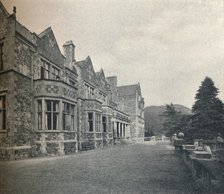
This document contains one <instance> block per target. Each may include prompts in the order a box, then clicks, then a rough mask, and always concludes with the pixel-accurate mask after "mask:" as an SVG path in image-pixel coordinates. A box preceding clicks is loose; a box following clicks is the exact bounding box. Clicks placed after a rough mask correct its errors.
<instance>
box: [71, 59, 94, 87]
mask: <svg viewBox="0 0 224 194" xmlns="http://www.w3.org/2000/svg"><path fill="white" fill-rule="evenodd" d="M75 66H77V67H79V68H80V69H81V75H79V76H81V78H82V79H84V80H85V81H87V82H88V83H90V84H93V85H96V84H97V78H96V73H95V71H94V68H93V64H92V60H91V58H90V57H89V56H88V57H87V58H86V59H85V60H83V61H78V62H76V63H75Z"/></svg>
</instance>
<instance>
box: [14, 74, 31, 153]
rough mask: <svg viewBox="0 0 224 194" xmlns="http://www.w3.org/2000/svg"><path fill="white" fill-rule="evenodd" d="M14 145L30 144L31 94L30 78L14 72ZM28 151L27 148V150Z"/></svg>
mask: <svg viewBox="0 0 224 194" xmlns="http://www.w3.org/2000/svg"><path fill="white" fill-rule="evenodd" d="M13 77H14V100H13V107H14V113H13V115H14V127H15V128H14V136H13V144H14V146H24V145H31V144H32V142H33V137H32V119H31V118H32V100H31V99H32V95H31V84H30V83H31V82H30V79H29V78H27V77H25V76H23V75H20V74H18V73H14V76H13ZM27 151H28V150H27Z"/></svg>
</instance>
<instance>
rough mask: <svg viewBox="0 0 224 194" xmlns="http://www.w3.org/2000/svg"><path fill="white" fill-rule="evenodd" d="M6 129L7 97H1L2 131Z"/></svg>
mask: <svg viewBox="0 0 224 194" xmlns="http://www.w3.org/2000/svg"><path fill="white" fill-rule="evenodd" d="M3 129H6V97H5V96H0V130H3Z"/></svg>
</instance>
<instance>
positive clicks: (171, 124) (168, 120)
mask: <svg viewBox="0 0 224 194" xmlns="http://www.w3.org/2000/svg"><path fill="white" fill-rule="evenodd" d="M163 116H164V117H165V122H164V123H163V129H164V130H165V131H167V133H166V135H167V136H171V135H172V134H174V133H176V132H177V131H179V130H180V126H179V123H180V119H181V113H180V112H178V111H177V110H176V109H175V107H174V105H173V104H172V103H171V104H170V105H169V104H166V107H165V111H164V112H163Z"/></svg>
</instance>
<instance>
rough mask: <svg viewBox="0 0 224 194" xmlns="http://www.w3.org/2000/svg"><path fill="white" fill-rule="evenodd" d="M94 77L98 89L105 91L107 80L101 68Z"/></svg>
mask: <svg viewBox="0 0 224 194" xmlns="http://www.w3.org/2000/svg"><path fill="white" fill-rule="evenodd" d="M96 78H97V83H98V85H99V87H100V89H101V90H103V91H104V92H107V89H108V88H107V81H106V77H105V74H104V71H103V69H101V70H100V71H99V72H97V73H96Z"/></svg>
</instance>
